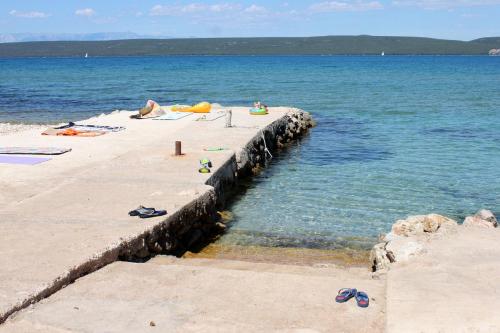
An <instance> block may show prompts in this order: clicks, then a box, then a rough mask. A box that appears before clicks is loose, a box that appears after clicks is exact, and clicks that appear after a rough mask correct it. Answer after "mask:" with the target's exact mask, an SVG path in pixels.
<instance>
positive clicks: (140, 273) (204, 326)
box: [0, 256, 385, 333]
mask: <svg viewBox="0 0 500 333" xmlns="http://www.w3.org/2000/svg"><path fill="white" fill-rule="evenodd" d="M384 284H385V283H384V281H381V280H378V281H377V280H371V279H370V274H369V272H368V270H366V269H362V268H351V269H338V268H334V267H306V266H286V265H276V264H262V263H261V264H256V263H249V262H238V261H224V260H213V259H175V258H171V257H170V258H168V257H162V256H160V257H155V258H154V259H153V260H151V261H149V262H147V263H141V264H135V263H126V262H116V263H113V264H111V265H108V266H106V267H104V268H102V269H101V270H99V271H97V272H94V273H92V274H89V275H87V276H85V277H83V278H81V279H78V280H77V281H76V283H75V284H72V285H70V286H68V287H67V288H65V289H63V290H61V291H59V292H57V293H56V294H54V295H52V296H51V297H49V298H47V299H44V300H42V301H40V302H39V303H37V304H36V305H34V307H33V308H27V309H25V310H23V311H21V312H18V313H16V314H15V315H13V316H12V317H11V318H9V320H8V321H7V322H6V323H5V324H4V325H2V326H0V332H2V333H4V332H5V333H7V332H9V333H13V332H16V333H28V332H29V333H42V332H43V333H56V332H57V333H59V332H75V333H84V332H108V333H114V332H116V333H125V332H126V333H141V332H356V333H358V332H361V333H362V332H366V333H371V332H382V331H383V327H384V313H383V312H384V309H385V306H384V302H385V300H384V289H385V288H384ZM344 286H357V287H358V288H361V289H362V290H367V291H369V292H370V297H371V298H372V300H371V307H370V308H368V309H362V308H360V307H358V306H356V302H355V301H354V300H351V301H349V302H348V303H345V304H339V303H336V302H335V301H334V296H335V294H336V292H337V290H338V289H340V288H343V287H344ZM153 325H154V326H153Z"/></svg>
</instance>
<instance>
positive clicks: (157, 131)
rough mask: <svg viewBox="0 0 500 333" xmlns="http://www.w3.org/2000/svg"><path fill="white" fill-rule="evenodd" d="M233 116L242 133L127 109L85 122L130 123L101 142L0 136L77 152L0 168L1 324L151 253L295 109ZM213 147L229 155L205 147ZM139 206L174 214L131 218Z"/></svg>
mask: <svg viewBox="0 0 500 333" xmlns="http://www.w3.org/2000/svg"><path fill="white" fill-rule="evenodd" d="M232 110H233V124H235V125H238V126H240V127H236V128H224V123H225V120H224V118H221V119H218V120H215V121H210V122H196V121H194V119H196V115H191V116H189V117H186V118H184V119H181V120H177V121H155V120H131V119H129V115H130V114H131V112H121V113H114V114H111V115H107V116H104V117H97V118H94V119H91V120H89V121H87V123H93V124H102V125H110V126H125V127H127V130H126V131H123V132H118V133H110V134H107V135H104V136H100V137H95V138H79V137H55V136H41V135H40V131H39V130H37V129H33V130H30V131H25V132H19V133H14V134H11V135H2V136H0V145H2V146H57V147H69V148H72V149H73V151H72V152H70V153H68V154H65V155H61V156H56V157H54V158H53V160H51V161H49V162H46V163H43V164H39V165H36V166H21V165H5V164H0V202H1V203H2V206H1V208H0V234H1V235H2V241H1V242H0V267H2V269H1V270H0V322H2V321H3V320H4V319H5V318H6V317H8V315H10V314H11V313H13V312H15V311H16V310H19V309H21V308H23V307H25V306H27V305H28V304H29V303H32V302H35V301H37V300H39V299H41V298H43V297H46V296H48V295H50V294H51V293H53V292H54V291H56V290H58V289H60V288H61V287H62V286H64V285H65V284H68V283H70V282H71V281H73V280H74V279H76V278H78V277H79V276H81V275H83V274H86V273H88V272H91V271H93V270H95V269H97V268H98V267H101V266H103V265H105V264H108V263H110V262H112V261H114V260H116V259H117V258H118V256H119V255H121V256H127V255H132V254H134V253H135V252H137V251H138V250H139V249H141V248H144V247H147V246H145V245H144V242H149V241H151V242H152V243H154V242H155V241H156V238H158V235H159V234H161V233H162V232H164V228H165V226H166V225H168V224H169V223H170V224H171V223H174V222H176V223H177V224H179V221H181V220H182V221H185V222H186V220H187V222H189V221H190V220H195V219H198V218H200V217H203V216H204V215H207V214H208V212H207V210H208V209H210V207H211V208H212V209H213V208H214V202H215V201H216V200H217V199H218V198H217V197H216V193H215V191H214V188H213V187H211V186H207V185H205V184H206V183H207V182H209V183H214V184H215V185H216V186H219V184H220V183H223V182H224V181H227V180H225V179H221V178H223V177H233V178H234V174H232V172H233V171H234V170H236V160H237V159H238V158H239V157H241V156H245V155H246V154H247V153H248V152H247V149H244V148H245V147H246V146H247V145H248V144H249V143H250V142H252V141H254V140H255V137H257V138H260V135H261V134H260V128H264V129H265V128H269V127H270V126H271V125H272V124H275V123H277V122H283V121H285V122H286V119H285V115H286V114H288V113H291V112H292V113H293V112H297V110H294V109H289V108H272V109H271V112H270V114H269V115H268V116H259V117H256V116H250V115H249V114H248V109H246V108H232ZM271 127H272V126H271ZM175 140H181V141H182V142H183V151H184V152H185V153H186V155H185V156H183V157H180V158H179V157H172V156H171V154H172V153H173V150H174V141H175ZM207 147H227V148H229V149H230V150H228V151H222V152H206V151H203V149H204V148H207ZM202 157H209V158H210V159H211V160H212V162H213V165H214V169H213V173H212V174H208V175H206V174H200V173H198V168H199V164H198V160H199V159H200V158H202ZM221 166H224V170H220V167H221ZM227 170H229V171H230V172H229V174H228V172H227ZM219 171H220V172H219ZM214 175H215V178H218V179H214V178H210V177H214ZM140 204H143V205H145V206H153V207H156V208H159V209H160V208H161V209H167V211H168V212H169V214H168V215H167V216H166V217H161V218H154V219H149V220H141V219H138V218H134V217H129V216H128V214H127V213H128V211H129V210H131V209H134V208H136V207H137V206H138V205H140ZM162 241H163V242H165V240H162ZM153 245H155V244H152V245H151V244H150V245H149V247H153ZM161 245H162V246H164V247H166V245H165V244H161Z"/></svg>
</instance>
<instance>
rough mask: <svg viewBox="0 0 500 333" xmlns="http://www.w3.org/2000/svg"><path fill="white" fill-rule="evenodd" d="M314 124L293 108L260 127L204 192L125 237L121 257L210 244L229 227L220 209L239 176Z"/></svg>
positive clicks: (182, 250) (130, 258) (178, 252)
mask: <svg viewBox="0 0 500 333" xmlns="http://www.w3.org/2000/svg"><path fill="white" fill-rule="evenodd" d="M314 125H315V123H314V121H313V119H312V117H311V116H310V114H309V113H307V112H304V111H302V110H299V109H292V110H291V111H290V112H289V113H288V114H287V115H285V116H284V117H282V118H280V119H278V120H276V121H274V122H273V123H271V124H269V125H268V126H266V127H265V128H262V129H260V130H259V132H258V133H257V134H256V135H255V136H254V137H253V138H252V139H251V140H250V141H249V142H248V144H247V145H246V146H245V147H243V148H242V149H241V150H240V151H238V152H235V154H234V155H233V156H232V157H231V158H229V159H228V160H227V161H226V162H225V164H224V165H222V166H220V167H219V168H218V169H217V170H216V171H215V172H214V173H213V174H212V176H211V177H210V178H209V179H208V180H207V182H206V185H209V186H210V188H209V189H208V190H207V191H206V192H205V193H203V194H202V195H200V196H199V197H198V198H197V199H196V200H194V201H192V202H191V203H190V204H188V205H186V206H185V207H183V208H182V209H180V210H179V211H178V212H176V213H175V214H172V215H171V216H169V217H168V218H167V219H166V220H165V222H164V223H161V224H159V225H157V226H155V227H154V228H153V230H150V231H147V232H145V233H144V234H143V235H141V236H140V237H135V238H134V239H131V240H129V241H126V242H125V243H124V246H122V247H121V250H120V252H119V258H120V259H122V260H128V261H141V260H144V259H146V258H149V257H151V256H152V255H156V254H171V255H178V256H179V255H182V254H183V253H185V252H186V251H188V250H193V249H194V250H196V249H199V248H201V247H202V246H204V245H206V244H208V243H209V242H210V241H211V240H213V238H214V236H217V235H219V234H221V233H222V232H224V230H225V229H226V226H225V225H224V223H222V222H221V221H220V218H219V215H218V213H217V211H218V210H221V209H222V208H223V207H224V205H225V203H226V201H227V199H228V197H229V196H230V194H231V193H232V190H233V189H234V188H235V186H236V184H237V182H238V180H239V179H242V178H244V177H248V176H252V175H254V174H256V173H258V172H259V170H260V169H261V168H263V167H265V164H266V160H267V158H269V155H270V154H272V152H275V151H276V150H277V149H280V148H284V147H286V145H287V144H289V143H291V142H292V141H294V140H297V139H299V138H300V137H301V136H303V135H304V134H305V133H307V132H308V131H309V129H310V128H311V127H313V126H314Z"/></svg>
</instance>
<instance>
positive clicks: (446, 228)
mask: <svg viewBox="0 0 500 333" xmlns="http://www.w3.org/2000/svg"><path fill="white" fill-rule="evenodd" d="M497 226H498V222H497V219H496V217H495V215H493V213H492V212H491V211H489V210H485V209H483V210H480V211H478V212H477V213H476V214H475V215H472V216H467V217H466V218H465V220H464V221H463V224H462V225H459V224H458V223H457V221H455V220H453V219H451V218H448V217H446V216H442V215H438V214H429V215H417V216H410V217H408V218H407V219H405V220H398V221H396V223H394V224H393V226H392V230H391V232H390V233H388V234H387V235H385V236H382V237H381V238H382V242H380V243H378V244H377V245H375V246H374V247H373V249H372V252H371V254H370V262H371V263H372V270H373V271H384V270H388V269H390V267H391V264H392V263H395V262H408V261H411V260H412V258H414V257H416V256H419V255H422V254H424V253H425V252H426V247H427V244H428V243H429V242H431V241H432V240H434V239H439V238H440V237H443V235H445V234H448V233H454V232H457V229H458V228H486V229H493V228H497Z"/></svg>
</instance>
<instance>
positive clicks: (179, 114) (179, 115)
mask: <svg viewBox="0 0 500 333" xmlns="http://www.w3.org/2000/svg"><path fill="white" fill-rule="evenodd" d="M192 114H193V113H192V112H167V113H165V114H164V115H163V116H159V117H158V118H153V120H177V119H181V118H184V117H187V116H189V115H192Z"/></svg>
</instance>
